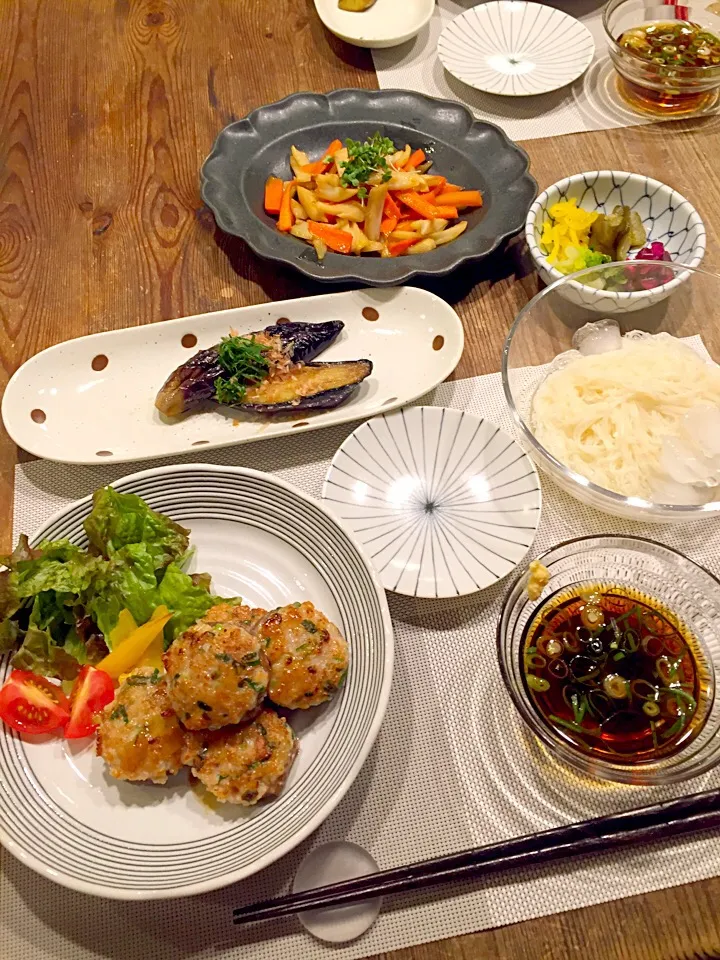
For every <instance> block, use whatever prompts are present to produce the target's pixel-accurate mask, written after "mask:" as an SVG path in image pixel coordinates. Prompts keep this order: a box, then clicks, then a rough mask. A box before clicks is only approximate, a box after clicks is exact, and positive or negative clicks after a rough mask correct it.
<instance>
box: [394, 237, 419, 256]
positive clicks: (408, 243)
mask: <svg viewBox="0 0 720 960" xmlns="http://www.w3.org/2000/svg"><path fill="white" fill-rule="evenodd" d="M417 242H418V241H417V238H414V239H412V240H398V241H397V242H396V243H390V244H388V253H389V254H390V256H391V257H399V256H400V254H402V253H405V252H406V251H407V250H409V249H410V247H412V246H413V244H415V243H417Z"/></svg>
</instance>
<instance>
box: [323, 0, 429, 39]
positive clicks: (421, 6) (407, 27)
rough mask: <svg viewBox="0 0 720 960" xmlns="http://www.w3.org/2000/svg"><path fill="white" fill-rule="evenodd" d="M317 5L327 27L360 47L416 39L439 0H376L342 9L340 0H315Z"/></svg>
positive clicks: (337, 35) (341, 37)
mask: <svg viewBox="0 0 720 960" xmlns="http://www.w3.org/2000/svg"><path fill="white" fill-rule="evenodd" d="M315 9H316V10H317V12H318V16H319V17H320V19H321V20H322V22H323V23H324V24H325V26H326V27H327V29H328V30H329V31H330V32H331V33H334V34H335V36H336V37H339V38H340V39H341V40H345V41H346V42H347V43H352V44H353V45H354V46H356V47H371V48H373V49H380V48H382V47H397V46H399V45H400V44H401V43H405V42H406V41H407V40H412V38H413V37H414V36H416V35H417V34H418V33H419V32H420V31H421V30H422V28H423V27H424V26H426V25H427V24H428V23H429V22H430V20H431V18H432V15H433V12H434V10H435V0H376V2H375V3H374V4H373V6H372V7H370V9H369V10H363V11H362V13H354V12H352V11H350V10H341V9H340V8H339V7H338V0H315Z"/></svg>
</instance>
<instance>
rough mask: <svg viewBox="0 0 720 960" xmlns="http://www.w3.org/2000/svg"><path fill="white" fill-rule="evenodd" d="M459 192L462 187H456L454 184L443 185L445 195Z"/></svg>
mask: <svg viewBox="0 0 720 960" xmlns="http://www.w3.org/2000/svg"><path fill="white" fill-rule="evenodd" d="M460 190H462V187H458V186H457V184H455V183H446V184H445V193H458V192H459V191H460Z"/></svg>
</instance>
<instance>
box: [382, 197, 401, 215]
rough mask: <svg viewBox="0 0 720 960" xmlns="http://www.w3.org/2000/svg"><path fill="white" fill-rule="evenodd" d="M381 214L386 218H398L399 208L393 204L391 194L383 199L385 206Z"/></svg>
mask: <svg viewBox="0 0 720 960" xmlns="http://www.w3.org/2000/svg"><path fill="white" fill-rule="evenodd" d="M383 213H384V214H385V216H386V217H399V216H400V207H399V206H398V205H397V204H396V203H395V201H394V200H393V198H392V194H390V193H389V194H388V195H387V196H386V197H385V206H384V208H383Z"/></svg>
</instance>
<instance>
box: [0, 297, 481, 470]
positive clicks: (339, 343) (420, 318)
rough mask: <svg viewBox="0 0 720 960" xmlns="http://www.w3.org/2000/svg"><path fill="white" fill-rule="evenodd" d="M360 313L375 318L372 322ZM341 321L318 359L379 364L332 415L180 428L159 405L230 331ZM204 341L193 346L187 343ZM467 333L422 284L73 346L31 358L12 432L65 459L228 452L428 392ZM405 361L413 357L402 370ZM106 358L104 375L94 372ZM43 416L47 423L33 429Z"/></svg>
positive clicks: (270, 306)
mask: <svg viewBox="0 0 720 960" xmlns="http://www.w3.org/2000/svg"><path fill="white" fill-rule="evenodd" d="M363 310H365V311H366V313H367V312H368V311H372V313H371V314H370V315H371V316H374V315H375V314H379V316H378V319H377V320H375V321H369V320H367V319H366V318H365V316H363ZM281 318H285V319H289V320H295V321H309V322H320V321H323V320H342V321H343V322H344V323H345V329H344V330H343V332H342V333H341V335H340V336H339V337H338V339H337V340H336V341H335V343H334V344H332V346H330V347H329V348H328V349H327V350H325V351H324V352H323V353H322V354H321V355H320V357H319V360H358V359H361V358H366V359H368V360H372V362H373V364H374V369H373V372H372V374H371V376H370V377H368V379H367V380H365V382H364V383H363V384H362V385H361V387H360V389H359V390H358V392H357V393H356V394H355V395H354V396H353V397H351V399H350V400H349V401H348V402H347V403H344V404H343V405H342V406H340V407H337V408H336V409H335V410H328V411H325V412H322V411H319V412H308V413H305V414H301V415H296V416H295V417H293V418H292V419H290V418H288V417H283V418H273V417H267V418H266V419H264V420H258V419H257V418H256V419H251V418H249V417H246V418H245V419H243V414H241V413H239V412H238V411H232V410H230V409H228V412H225V411H224V410H223V409H220V408H218V409H216V410H212V411H209V412H203V413H195V414H192V415H190V416H188V417H185V418H183V419H178V420H177V421H175V422H169V421H167V420H164V418H162V417H161V415H160V414H159V413H158V411H157V410H156V409H155V396H156V394H157V392H158V390H159V389H160V387H161V386H162V385H163V383H164V381H165V379H166V378H167V377H168V376H169V375H170V373H172V371H173V370H174V369H175V368H176V367H177V366H179V365H180V364H181V363H183V362H184V361H186V360H188V359H189V358H190V357H191V356H192V355H193V354H194V353H195V352H196V351H198V350H202V349H204V348H206V347H210V346H212V345H213V344H214V343H217V342H218V341H219V340H220V337H223V336H226V335H227V334H228V333H229V331H230V330H231V329H232V330H236V331H237V332H238V333H249V332H251V331H253V330H260V329H262V328H263V327H266V326H268V325H269V324H271V323H276V322H277V321H278V320H279V319H281ZM189 335H192V336H195V337H197V344H195V345H193V346H192V347H190V348H186V347H184V346H183V345H182V340H183V337H186V336H189ZM463 344H464V337H463V327H462V323H461V322H460V319H459V318H458V316H457V314H456V313H455V311H454V310H453V309H452V307H450V306H449V305H448V304H447V303H445V301H444V300H441V299H440V298H439V297H436V296H435V295H434V294H432V293H427V292H426V291H425V290H419V289H417V288H415V287H394V288H392V289H389V290H353V291H350V292H348V293H330V294H324V295H323V296H319V297H303V298H302V299H298V300H285V301H279V302H278V303H265V304H261V305H259V306H254V307H240V308H236V309H233V310H223V311H220V312H218V313H204V314H200V315H198V316H194V317H183V318H182V319H180V320H166V321H164V322H163V323H153V324H149V325H147V326H140V327H127V328H126V329H124V330H113V331H111V332H109V333H97V334H93V335H92V336H88V337H79V338H78V339H76V340H68V341H66V342H65V343H60V344H58V345H57V346H55V347H50V348H49V349H48V350H43V352H42V353H39V354H38V355H37V356H35V357H32V359H30V360H28V361H27V363H24V364H23V365H22V367H20V369H19V370H18V371H17V372H16V373H15V375H14V376H13V377H12V379H11V380H10V383H9V384H8V386H7V389H6V391H5V396H4V397H3V402H2V416H3V420H4V422H5V428H6V430H7V431H8V433H9V434H10V436H11V437H12V439H13V440H14V441H15V443H17V444H18V445H19V446H21V447H23V448H24V449H25V450H28V451H29V452H30V453H34V454H35V455H36V456H38V457H46V458H47V459H49V460H59V461H61V462H64V463H100V462H116V463H120V462H123V461H127V460H143V459H146V458H148V459H149V458H153V457H165V456H172V455H174V454H178V453H191V452H193V451H194V450H195V449H196V448H199V447H202V448H203V449H210V448H214V447H227V446H232V445H233V444H236V443H249V442H251V441H253V440H263V439H266V438H268V437H278V436H283V435H287V434H290V433H297V432H298V431H305V432H307V431H309V430H316V429H318V428H319V427H328V426H331V425H332V424H337V423H346V422H348V421H349V420H359V419H361V418H364V417H371V416H373V415H374V414H376V413H378V412H380V411H381V410H391V409H393V408H395V407H398V406H401V405H402V404H405V403H409V402H410V401H411V400H414V399H416V398H417V397H420V396H422V394H424V393H426V392H427V391H428V390H431V389H432V388H433V387H435V386H437V384H438V383H441V382H442V381H443V380H445V379H446V378H447V377H448V376H449V375H450V374H451V373H452V371H453V370H454V369H455V367H456V366H457V363H458V361H459V360H460V357H461V355H462V351H463ZM398 357H408V358H412V359H411V360H410V361H409V362H407V363H402V364H399V363H398ZM97 358H107V366H105V367H104V369H102V370H101V371H96V370H94V369H93V362H94V361H95V365H96V366H97V365H98V363H100V362H102V361H98V360H97ZM37 420H40V421H41V422H36V421H37Z"/></svg>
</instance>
